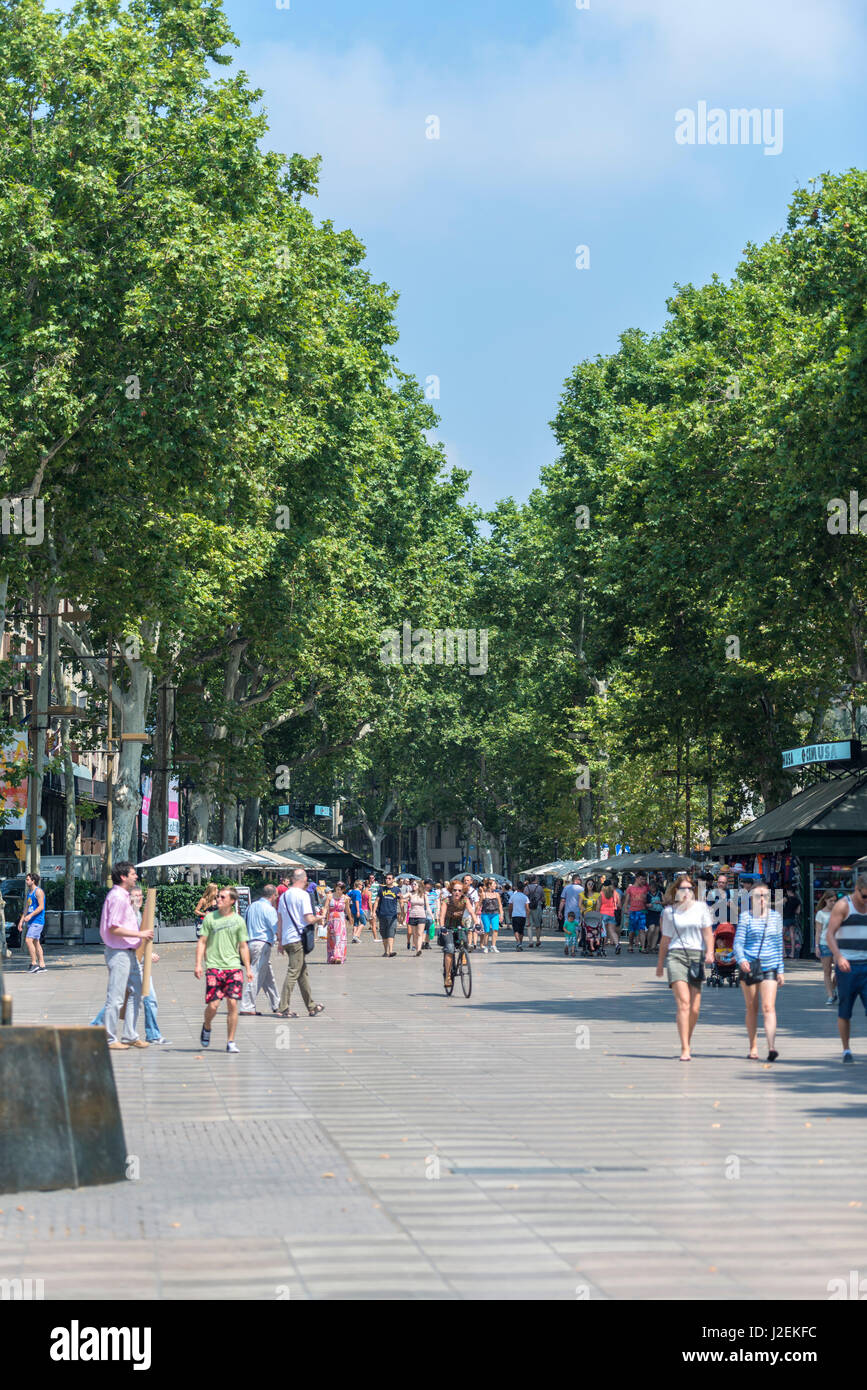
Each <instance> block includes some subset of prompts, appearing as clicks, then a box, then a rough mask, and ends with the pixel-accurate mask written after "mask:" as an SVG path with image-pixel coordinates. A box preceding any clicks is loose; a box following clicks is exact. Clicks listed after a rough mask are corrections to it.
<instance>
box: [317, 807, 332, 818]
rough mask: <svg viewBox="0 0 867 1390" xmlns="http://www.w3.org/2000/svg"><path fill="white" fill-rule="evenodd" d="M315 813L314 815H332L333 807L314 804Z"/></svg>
mask: <svg viewBox="0 0 867 1390" xmlns="http://www.w3.org/2000/svg"><path fill="white" fill-rule="evenodd" d="M313 814H314V816H330V815H331V807H330V806H314V807H313Z"/></svg>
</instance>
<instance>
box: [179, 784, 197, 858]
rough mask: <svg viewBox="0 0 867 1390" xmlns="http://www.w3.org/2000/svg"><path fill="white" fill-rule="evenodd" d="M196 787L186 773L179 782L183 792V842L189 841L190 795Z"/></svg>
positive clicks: (187, 842)
mask: <svg viewBox="0 0 867 1390" xmlns="http://www.w3.org/2000/svg"><path fill="white" fill-rule="evenodd" d="M195 789H196V784H195V782H193V780H192V779H191V777H190V775H189V773H187V775H186V777H185V778H184V780H183V782H182V783H181V791H182V792H183V794H184V844H186V845H188V844H189V843H190V795H191V794H192V792H194V791H195Z"/></svg>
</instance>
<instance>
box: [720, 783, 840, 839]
mask: <svg viewBox="0 0 867 1390" xmlns="http://www.w3.org/2000/svg"><path fill="white" fill-rule="evenodd" d="M859 835H860V836H861V837H862V838H863V840H864V844H865V847H867V775H865V774H864V773H863V772H855V773H851V774H850V775H848V776H846V777H832V778H831V779H830V780H829V781H827V782H817V783H816V784H815V786H812V787H807V789H806V790H805V791H802V792H798V794H797V796H793V797H792V798H791V799H790V800H789V801H784V802H783V803H782V805H781V806H776V807H775V808H774V810H773V811H768V812H767V814H766V815H764V816H759V817H758V819H757V820H754V821H751V822H750V824H749V825H742V826H741V828H740V829H739V830H735V831H733V832H732V834H731V835H727V836H726V837H725V839H724V840H716V841H714V843H713V845H712V846H711V853H712V854H714V855H717V856H719V855H729V856H731V855H733V854H762V853H764V852H767V853H769V854H771V853H776V852H778V851H783V850H788V849H792V850H793V852H797V851H798V849H799V845H798V843H797V842H798V840H800V841H801V842H802V843H801V847H802V848H806V843H805V842H806V840H807V839H808V838H809V841H810V847H811V848H813V846H816V847H818V846H819V845H820V844H821V843H822V842H825V841H827V842H828V848H829V852H830V851H831V850H832V848H833V843H834V841H835V839H836V840H837V841H838V842H839V840H840V837H845V838H846V839H847V840H850V839H851V838H852V837H854V836H859ZM793 837H794V838H795V841H796V843H795V844H794V845H793V844H792V839H793ZM814 852H816V850H814Z"/></svg>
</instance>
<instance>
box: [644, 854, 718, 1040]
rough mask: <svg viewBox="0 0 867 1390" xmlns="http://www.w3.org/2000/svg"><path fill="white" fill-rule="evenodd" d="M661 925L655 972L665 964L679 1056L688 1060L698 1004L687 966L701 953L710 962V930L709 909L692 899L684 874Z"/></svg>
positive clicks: (698, 986)
mask: <svg viewBox="0 0 867 1390" xmlns="http://www.w3.org/2000/svg"><path fill="white" fill-rule="evenodd" d="M661 928H662V935H661V936H660V938H659V958H658V960H657V962H656V976H657V979H660V980H661V979H662V971H663V967H665V969H666V972H667V974H668V983H669V986H670V988H671V991H672V993H673V995H674V999H675V1003H676V1005H677V1031H678V1034H679V1036H680V1060H681V1061H682V1062H691V1061H692V1057H691V1056H690V1044H691V1042H692V1035H693V1033H694V1031H695V1025H696V1023H697V1022H698V1011H699V1009H700V1008H701V984H700V983H695V982H693V981H692V980H691V979H690V967H693V968H694V967H695V966H696V965H700V964H701V961H702V957H703V958H704V963H705V965H713V932H712V931H711V918H710V911H709V910H708V908H707V906H706V904H705V903H700V902H698V901H697V900H696V890H695V884H694V883H693V881H692V880H691V879H689V878H687V877H686V875H683V876H682V877H681V878H679V879H678V882H677V888H676V891H675V895H674V904H673V906H671V907H666V908H665V909H664V911H663V913H662V922H661Z"/></svg>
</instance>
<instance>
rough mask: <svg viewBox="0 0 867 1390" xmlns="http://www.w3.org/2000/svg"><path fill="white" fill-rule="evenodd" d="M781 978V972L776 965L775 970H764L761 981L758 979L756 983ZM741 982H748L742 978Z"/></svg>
mask: <svg viewBox="0 0 867 1390" xmlns="http://www.w3.org/2000/svg"><path fill="white" fill-rule="evenodd" d="M779 978H780V972H779V970H777V969H776V967H775V968H774V969H773V970H763V971H762V979H761V982H760V981H759V980H756V984H759V983H764V981H765V980H778V979H779ZM741 983H742V984H746V980H742V981H741Z"/></svg>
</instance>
